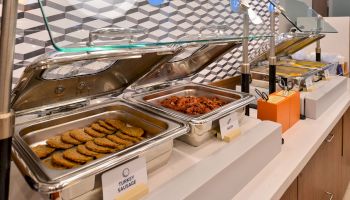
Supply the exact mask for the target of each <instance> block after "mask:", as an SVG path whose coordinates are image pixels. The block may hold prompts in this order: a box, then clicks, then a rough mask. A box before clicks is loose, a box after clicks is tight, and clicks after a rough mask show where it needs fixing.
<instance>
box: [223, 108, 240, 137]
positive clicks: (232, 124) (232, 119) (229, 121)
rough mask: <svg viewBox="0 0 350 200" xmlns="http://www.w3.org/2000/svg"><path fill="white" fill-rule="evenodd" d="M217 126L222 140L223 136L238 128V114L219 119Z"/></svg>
mask: <svg viewBox="0 0 350 200" xmlns="http://www.w3.org/2000/svg"><path fill="white" fill-rule="evenodd" d="M219 124H220V132H221V139H224V137H225V135H227V134H229V133H230V132H231V131H233V130H236V129H238V128H239V123H238V113H232V114H230V115H229V116H227V117H224V118H222V119H220V120H219Z"/></svg>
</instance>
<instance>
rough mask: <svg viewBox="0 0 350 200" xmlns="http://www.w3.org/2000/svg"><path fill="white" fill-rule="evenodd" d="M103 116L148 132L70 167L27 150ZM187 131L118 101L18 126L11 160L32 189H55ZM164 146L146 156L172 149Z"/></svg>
mask: <svg viewBox="0 0 350 200" xmlns="http://www.w3.org/2000/svg"><path fill="white" fill-rule="evenodd" d="M106 118H117V119H120V120H123V121H127V122H128V123H130V124H131V125H134V126H137V127H141V128H142V129H144V130H145V131H146V132H147V136H148V137H147V139H145V140H144V141H142V142H140V143H139V144H137V145H135V146H132V147H129V148H127V149H125V150H122V151H120V152H117V153H113V154H110V155H108V156H106V157H103V158H100V159H97V160H95V161H92V162H89V163H87V164H85V165H82V166H80V167H78V168H73V169H69V170H53V169H49V168H47V167H46V166H45V165H43V163H42V162H41V160H40V159H39V158H38V157H37V156H35V154H34V153H33V152H32V151H31V149H30V147H31V146H35V145H37V144H42V143H45V140H46V139H48V138H49V137H52V136H54V135H58V134H60V133H62V132H64V131H67V130H71V129H75V128H81V127H84V126H87V125H89V124H90V123H92V122H94V121H96V120H97V119H106ZM186 131H187V128H186V126H185V125H184V124H183V123H181V122H175V121H173V120H171V119H165V118H160V117H157V116H155V115H152V114H149V113H147V112H145V111H142V110H140V109H138V108H136V107H134V106H130V105H128V104H126V103H124V102H122V101H118V102H116V103H111V104H107V105H103V106H101V105H99V106H95V107H91V108H86V109H85V110H84V111H79V112H73V113H72V114H69V115H66V116H64V117H59V118H54V119H49V118H44V119H40V120H37V121H33V122H30V123H25V124H20V125H18V126H17V127H16V129H15V135H14V137H15V141H14V150H15V154H14V155H15V159H14V160H15V161H16V164H17V165H19V168H20V169H22V173H24V174H25V175H27V176H28V177H27V178H28V179H29V178H30V179H31V184H32V186H33V187H34V188H36V189H37V190H38V191H41V192H55V191H58V190H61V189H64V188H65V187H68V186H70V185H73V184H74V183H75V181H79V180H81V179H83V178H86V177H90V176H96V175H99V174H101V173H102V172H104V171H106V170H108V169H111V168H113V167H116V166H118V165H120V164H122V163H123V162H125V161H127V160H130V159H133V158H135V157H137V156H139V155H140V154H147V152H148V150H150V149H152V148H157V146H159V145H161V144H163V143H164V142H168V141H171V140H172V139H174V138H176V137H178V136H180V135H182V134H184V133H186ZM165 147H170V149H158V150H157V151H156V152H153V153H156V154H157V152H158V155H153V156H152V155H147V156H146V159H147V157H148V158H152V159H155V158H157V156H160V154H163V153H164V152H167V151H171V145H170V146H169V145H165ZM148 161H149V160H148ZM24 164H25V165H24Z"/></svg>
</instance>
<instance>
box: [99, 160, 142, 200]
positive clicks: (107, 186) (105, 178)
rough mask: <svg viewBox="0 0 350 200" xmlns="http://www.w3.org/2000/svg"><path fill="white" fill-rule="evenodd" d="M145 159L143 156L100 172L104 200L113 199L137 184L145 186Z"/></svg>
mask: <svg viewBox="0 0 350 200" xmlns="http://www.w3.org/2000/svg"><path fill="white" fill-rule="evenodd" d="M147 181H148V178H147V168H146V159H145V158H143V157H140V158H137V159H135V160H132V161H130V162H127V163H125V164H123V165H121V166H119V167H117V168H114V169H112V170H109V171H107V172H105V173H104V174H102V191H103V199H104V200H115V199H119V198H118V197H120V196H122V195H123V194H124V193H125V192H127V191H130V190H132V189H134V188H135V187H136V186H138V185H146V186H147Z"/></svg>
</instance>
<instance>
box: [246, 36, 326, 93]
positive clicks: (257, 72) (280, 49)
mask: <svg viewBox="0 0 350 200" xmlns="http://www.w3.org/2000/svg"><path fill="white" fill-rule="evenodd" d="M323 37H324V35H322V34H310V33H284V34H281V35H280V36H279V37H277V38H276V43H277V45H276V56H277V58H278V61H277V63H276V75H277V76H278V77H280V78H283V79H286V80H288V81H291V82H293V83H294V84H295V85H297V86H298V89H302V88H304V87H305V80H306V79H307V78H309V77H312V79H313V81H318V80H320V79H322V77H323V76H324V75H323V74H324V71H325V70H327V69H329V68H330V67H331V66H332V65H331V64H329V63H322V62H312V61H301V60H294V59H291V55H292V54H294V53H296V52H297V51H299V50H301V49H303V48H304V47H306V46H308V45H310V44H312V43H314V42H316V41H318V40H320V39H322V38H323ZM253 56H254V58H253V59H252V62H251V66H252V69H251V73H252V78H253V79H258V80H263V81H268V75H269V73H268V72H269V63H268V58H269V47H266V46H263V48H261V49H259V50H257V51H256V52H255V53H253Z"/></svg>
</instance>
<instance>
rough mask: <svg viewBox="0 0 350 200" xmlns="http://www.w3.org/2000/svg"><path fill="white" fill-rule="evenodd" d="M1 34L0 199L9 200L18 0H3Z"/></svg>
mask: <svg viewBox="0 0 350 200" xmlns="http://www.w3.org/2000/svg"><path fill="white" fill-rule="evenodd" d="M2 6H3V7H2V19H1V32H0V33H1V35H0V95H1V98H0V200H7V199H8V194H9V179H10V167H11V143H12V135H13V128H14V114H13V112H12V111H11V108H10V98H11V86H12V68H13V57H14V50H15V39H16V22H17V7H18V2H17V0H3V3H2Z"/></svg>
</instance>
